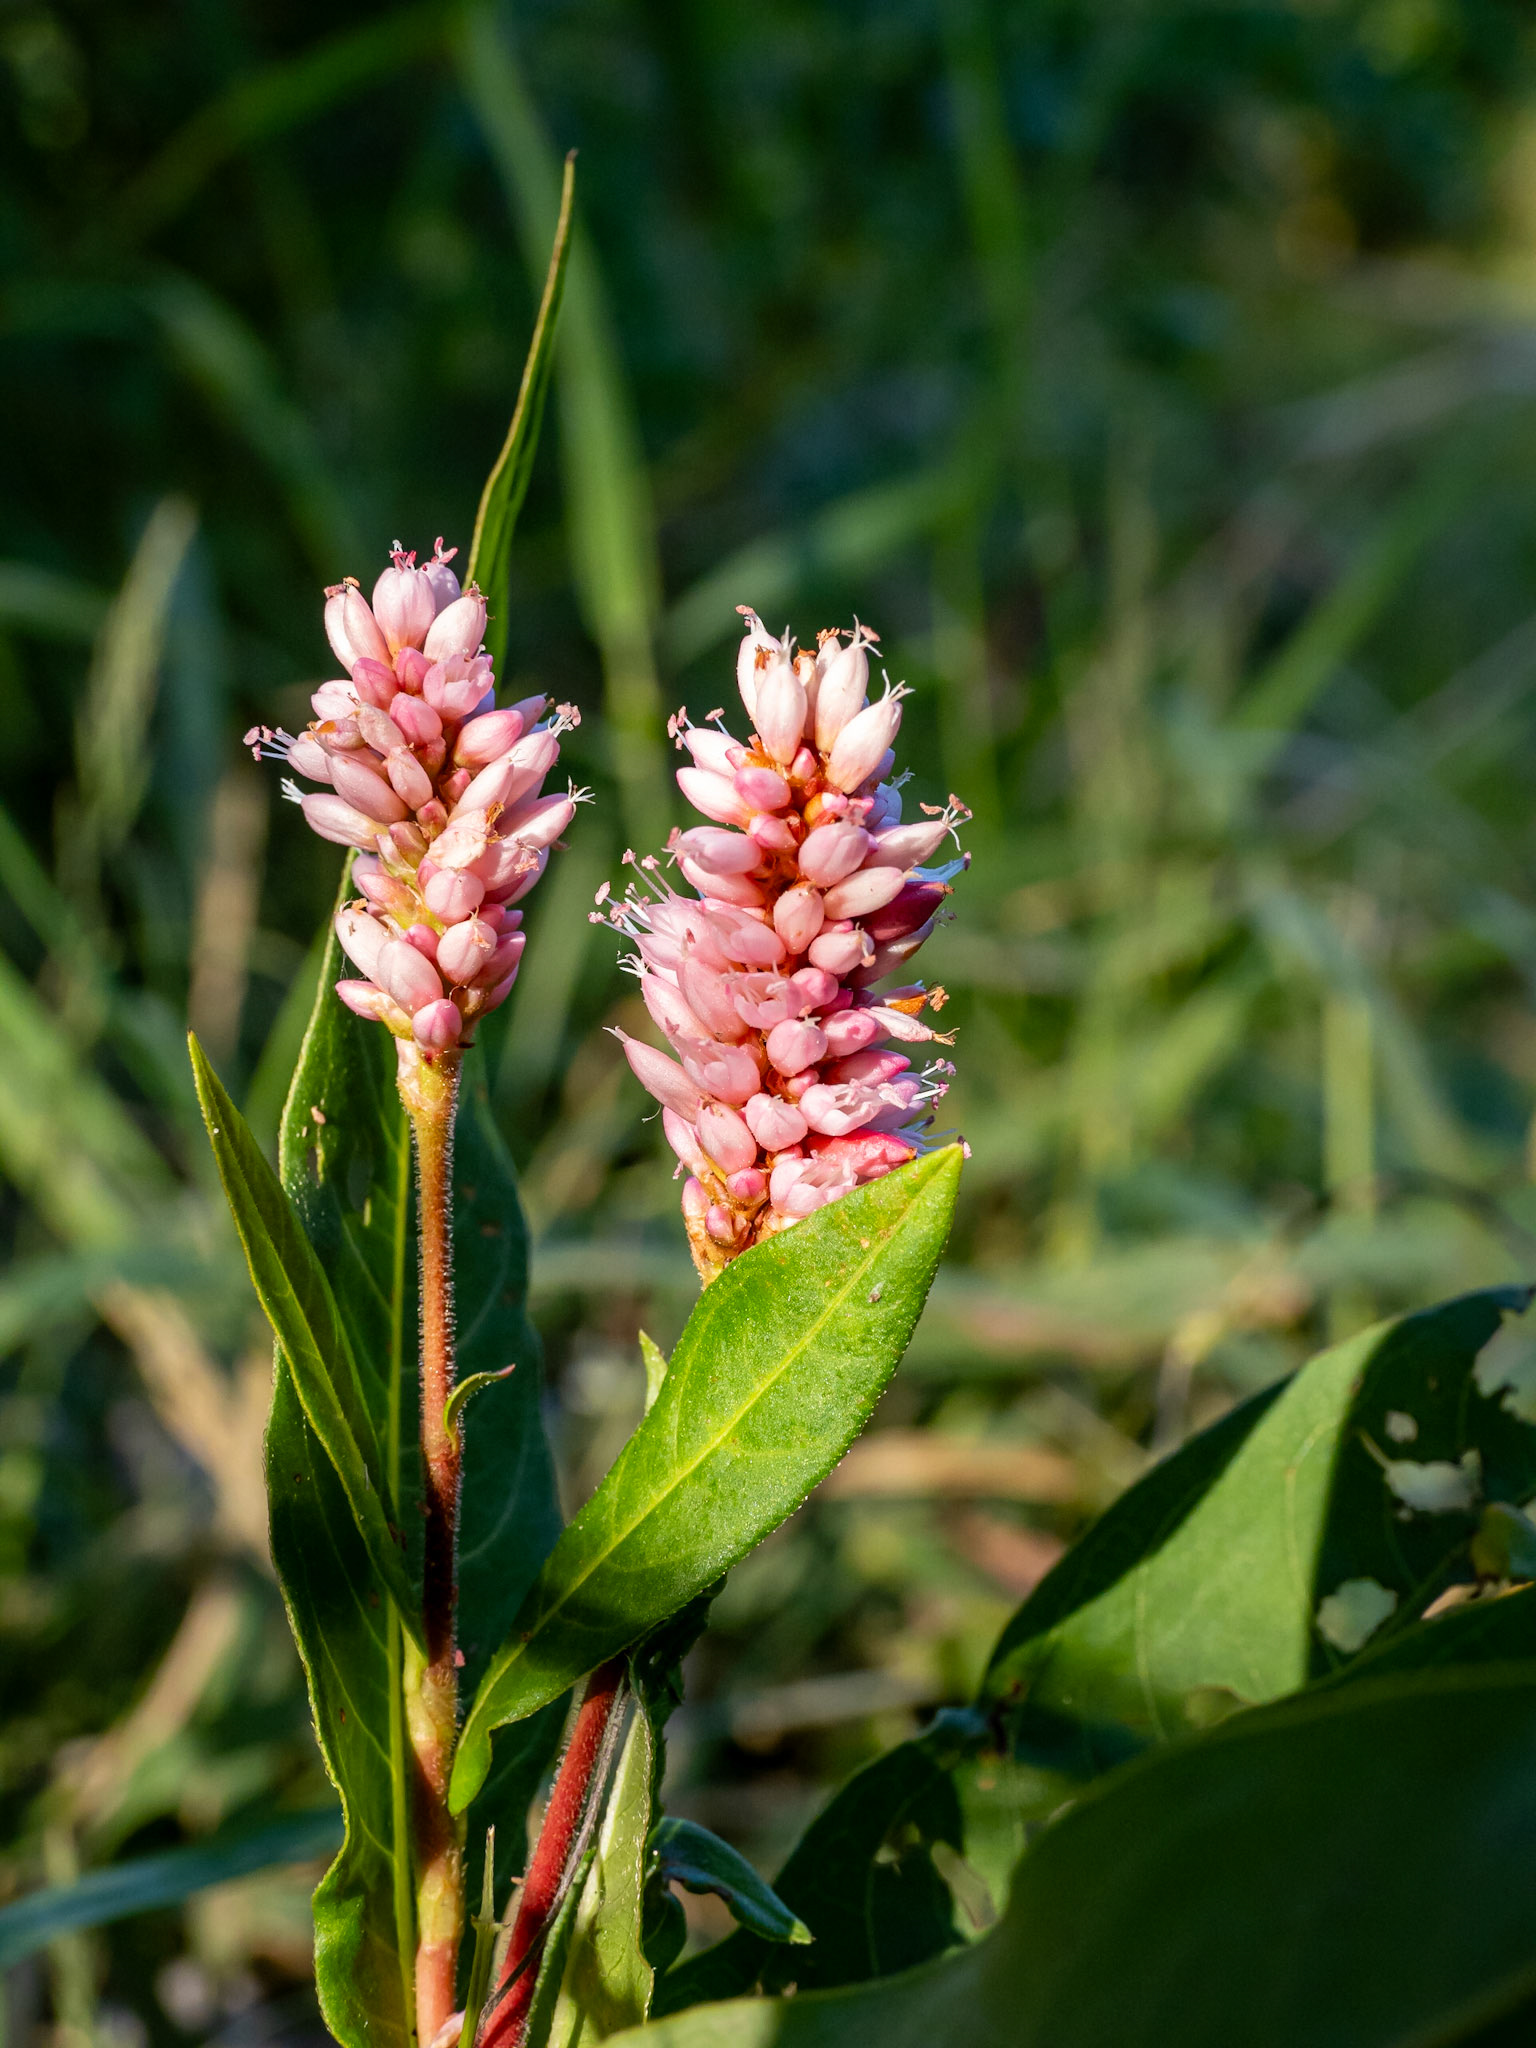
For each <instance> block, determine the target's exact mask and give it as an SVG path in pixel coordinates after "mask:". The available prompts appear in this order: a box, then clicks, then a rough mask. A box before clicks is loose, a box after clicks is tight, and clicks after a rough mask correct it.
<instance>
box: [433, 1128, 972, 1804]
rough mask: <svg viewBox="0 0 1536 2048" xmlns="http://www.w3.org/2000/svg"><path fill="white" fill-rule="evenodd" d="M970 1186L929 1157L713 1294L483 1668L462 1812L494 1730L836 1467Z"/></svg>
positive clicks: (743, 1548) (463, 1743)
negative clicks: (960, 1194)
mask: <svg viewBox="0 0 1536 2048" xmlns="http://www.w3.org/2000/svg"><path fill="white" fill-rule="evenodd" d="M959 1173H960V1151H959V1148H958V1147H957V1146H949V1147H947V1148H946V1149H945V1150H943V1151H941V1152H935V1153H933V1154H931V1155H930V1156H929V1157H928V1158H926V1159H920V1160H916V1161H914V1162H913V1164H912V1165H910V1166H906V1167H903V1168H901V1169H900V1171H899V1172H896V1173H893V1174H891V1175H889V1176H888V1177H887V1178H886V1179H884V1180H880V1181H876V1182H875V1183H874V1184H873V1185H872V1186H869V1187H865V1188H858V1189H856V1190H855V1191H854V1192H853V1193H852V1194H849V1195H845V1196H844V1197H843V1199H842V1200H841V1201H838V1202H833V1203H830V1204H829V1205H828V1206H827V1207H826V1208H825V1209H822V1210H820V1211H818V1213H817V1214H816V1215H814V1216H812V1217H809V1218H807V1220H806V1221H805V1222H804V1223H800V1224H797V1225H796V1226H795V1228H794V1229H793V1230H788V1231H785V1232H783V1233H782V1234H781V1235H779V1236H777V1237H774V1238H770V1239H769V1240H768V1241H767V1242H766V1243H765V1244H761V1245H758V1246H756V1247H755V1248H754V1249H753V1250H752V1251H750V1252H747V1253H745V1254H744V1255H743V1256H742V1257H741V1258H739V1259H736V1260H734V1261H733V1262H732V1263H731V1264H730V1265H729V1266H727V1268H726V1269H725V1271H724V1272H723V1273H722V1274H721V1275H720V1277H719V1278H718V1279H717V1280H715V1281H714V1282H713V1283H712V1284H711V1285H710V1286H709V1287H708V1288H707V1289H706V1290H705V1292H704V1295H703V1297H702V1298H701V1300H700V1301H699V1303H698V1305H697V1307H696V1308H695V1309H694V1312H693V1314H692V1316H690V1318H689V1320H688V1325H687V1328H686V1329H685V1330H684V1331H683V1334H682V1336H681V1337H680V1338H679V1340H678V1343H677V1348H676V1350H675V1351H674V1352H673V1355H672V1363H671V1365H670V1367H669V1369H668V1372H667V1376H666V1379H665V1381H664V1382H663V1384H662V1389H661V1392H660V1394H659V1395H658V1396H657V1399H656V1403H655V1406H654V1407H653V1408H652V1409H651V1411H650V1413H649V1414H648V1415H647V1416H645V1418H644V1419H643V1420H642V1422H641V1423H640V1426H639V1428H638V1429H637V1430H636V1431H635V1434H634V1435H633V1436H632V1437H631V1438H630V1440H629V1442H628V1443H627V1444H626V1445H625V1447H624V1449H623V1451H621V1452H620V1454H619V1457H618V1458H617V1460H616V1461H615V1463H614V1465H613V1467H612V1469H611V1470H610V1471H609V1473H608V1474H607V1476H606V1478H605V1479H604V1480H603V1482H602V1484H601V1485H600V1486H599V1487H598V1489H597V1491H596V1492H595V1493H594V1494H593V1496H592V1498H591V1500H589V1501H588V1503H587V1505H586V1506H585V1507H584V1508H583V1509H582V1511H581V1513H580V1514H579V1515H578V1516H577V1517H576V1519H575V1521H574V1522H572V1523H571V1525H570V1527H569V1528H568V1529H567V1530H566V1531H565V1533H564V1534H563V1535H562V1536H561V1538H560V1540H559V1542H558V1543H557V1544H556V1545H555V1548H554V1550H553V1551H552V1552H551V1554H550V1556H549V1559H548V1560H547V1562H546V1564H545V1566H544V1568H543V1570H542V1571H541V1573H540V1574H539V1578H538V1580H537V1582H536V1583H535V1585H534V1587H533V1589H532V1591H531V1592H530V1594H529V1596H528V1598H527V1600H526V1601H525V1602H524V1603H523V1606H522V1608H521V1610H520V1611H519V1613H518V1616H517V1618H516V1621H515V1623H514V1626H513V1628H512V1631H511V1634H510V1637H509V1639H508V1641H507V1642H506V1644H505V1646H504V1647H503V1648H502V1649H501V1650H500V1651H499V1652H498V1653H497V1655H496V1657H495V1659H494V1660H493V1662H492V1664H491V1667H490V1669H489V1671H488V1672H487V1673H486V1676H485V1679H484V1682H483V1683H482V1685H481V1687H480V1691H479V1693H478V1695H477V1696H476V1699H475V1703H474V1706H473V1707H472V1708H471V1710H470V1714H469V1718H468V1720H467V1721H466V1723H465V1727H464V1733H463V1736H462V1738H461V1740H460V1744H459V1751H458V1756H457V1757H456V1759H455V1762H454V1773H453V1785H452V1794H451V1796H452V1799H453V1803H454V1806H455V1808H462V1807H464V1806H466V1805H467V1804H468V1802H469V1800H470V1799H471V1798H472V1797H473V1794H474V1791H475V1789H476V1787H477V1786H478V1785H479V1783H480V1781H481V1779H482V1777H483V1776H484V1773H485V1770H486V1767H487V1763H488V1761H489V1737H490V1733H491V1730H492V1729H493V1728H497V1727H500V1726H502V1725H503V1724H504V1723H506V1722H508V1721H515V1720H519V1719H521V1718H522V1716H524V1715H525V1714H530V1713H532V1712H534V1711H535V1710H536V1709H537V1708H538V1707H540V1706H542V1705H544V1703H545V1702H546V1701H548V1700H551V1699H554V1698H556V1697H558V1695H559V1694H560V1693H562V1692H563V1691H564V1690H565V1689H566V1687H567V1686H569V1685H571V1684H572V1683H573V1682H574V1681H575V1680H576V1679H577V1678H579V1677H581V1676H582V1674H583V1673H584V1672H587V1671H591V1670H593V1669H595V1668H596V1666H597V1665H598V1664H600V1663H601V1662H602V1661H603V1660H604V1659H605V1658H607V1657H611V1656H614V1655H616V1654H617V1653H618V1652H619V1651H621V1650H623V1649H625V1648H627V1647H628V1645H630V1644H631V1643H633V1642H635V1641H637V1640H638V1639H639V1638H640V1637H641V1636H643V1635H645V1634H647V1633H648V1632H649V1631H650V1630H651V1629H653V1628H655V1627H656V1626H657V1625H658V1624H659V1623H661V1622H662V1621H664V1620H665V1619H666V1618H667V1616H668V1615H671V1614H674V1613H676V1612H677V1610H678V1609H679V1608H680V1607H682V1606H684V1605H685V1604H686V1603H687V1602H688V1601H689V1600H691V1599H693V1598H694V1597H695V1596H696V1595H697V1594H698V1593H700V1592H701V1591H702V1590H703V1589H704V1588H705V1587H706V1586H708V1585H710V1584H711V1583H712V1582H713V1581H714V1580H715V1579H718V1578H719V1577H720V1576H721V1574H722V1573H723V1572H725V1571H727V1570H728V1569H729V1568H730V1566H731V1565H733V1564H734V1563H735V1562H736V1561H737V1559H738V1558H741V1557H744V1556H745V1555H746V1553H747V1552H748V1551H749V1550H751V1549H752V1548H753V1547H754V1545H756V1544H757V1543H759V1542H761V1541H762V1539H763V1537H764V1536H766V1535H767V1534H768V1533H769V1532H770V1531H771V1530H773V1529H775V1528H777V1527H778V1525H779V1523H780V1522H782V1521H783V1520H784V1519H785V1517H786V1516H788V1515H789V1514H791V1513H793V1511H794V1510H795V1508H797V1507H798V1506H799V1504H800V1503H801V1501H803V1500H804V1498H805V1496H806V1495H807V1494H808V1493H809V1492H810V1490H811V1488H812V1487H813V1486H814V1485H815V1484H816V1483H817V1481H818V1480H819V1479H821V1478H822V1477H823V1476H824V1475H825V1474H826V1473H827V1472H829V1471H830V1470H831V1469H832V1467H833V1465H835V1464H836V1463H837V1461H838V1459H839V1458H840V1457H841V1456H842V1455H843V1453H844V1451H846V1450H847V1448H848V1446H849V1444H850V1443H851V1442H852V1441H853V1439H854V1437H855V1436H856V1435H857V1434H858V1432H859V1429H860V1428H861V1427H862V1425H863V1424H864V1422H865V1421H866V1420H867V1419H868V1416H869V1413H870V1410H871V1409H872V1408H873V1406H874V1404H875V1401H876V1399H877V1398H878V1396H879V1394H880V1391H881V1389H882V1388H883V1387H884V1386H885V1383H886V1381H887V1380H888V1379H889V1378H890V1376H891V1373H892V1372H893V1371H894V1370H895V1368H896V1365H897V1363H898V1362H899V1360H900V1358H901V1354H902V1352H903V1351H904V1350H905V1348H906V1345H907V1340H908V1339H909V1337H910V1336H911V1334H912V1328H913V1325H914V1324H915V1323H916V1321H917V1318H918V1315H919V1313H920V1311H921V1309H922V1305H923V1301H924V1298H925V1297H926V1295H927V1292H928V1288H929V1286H930V1284H931V1283H932V1280H933V1274H934V1269H935V1267H936V1266H937V1264H938V1260H939V1254H940V1252H941V1251H942V1249H943V1246H944V1239H945V1237H946V1235H947V1233H948V1230H949V1221H950V1216H951V1214H952V1212H953V1207H954V1198H955V1189H956V1186H957V1183H958V1180H959ZM514 1378H515V1375H514Z"/></svg>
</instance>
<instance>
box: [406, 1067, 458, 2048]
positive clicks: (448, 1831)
mask: <svg viewBox="0 0 1536 2048" xmlns="http://www.w3.org/2000/svg"><path fill="white" fill-rule="evenodd" d="M399 1079H400V1096H401V1100H402V1101H403V1102H404V1104H405V1107H406V1110H407V1112H408V1114H409V1116H410V1119H411V1130H412V1133H413V1135H414V1138H415V1143H416V1176H417V1181H416V1185H417V1197H418V1201H417V1215H418V1223H419V1230H420V1239H421V1462H422V1479H423V1495H424V1498H423V1502H422V1508H423V1516H424V1522H425V1536H424V1542H423V1549H422V1620H423V1624H424V1630H425V1635H426V1655H425V1656H424V1657H423V1656H422V1655H421V1654H420V1653H419V1652H416V1651H415V1650H414V1648H413V1647H412V1646H410V1645H407V1654H406V1665H405V1713H406V1725H407V1727H408V1728H409V1730H410V1738H411V1748H412V1751H413V1752H414V1755H415V1760H416V1772H415V1785H414V1802H413V1805H414V1816H413V1817H414V1833H415V1843H414V1847H415V1865H416V1942H417V1947H416V2036H417V2040H418V2041H419V2043H420V2044H421V2048H428V2044H429V2043H430V2042H431V2041H432V2040H433V2038H434V2037H435V2035H436V2034H437V2033H438V2031H439V2029H440V2028H441V2027H442V2025H443V2023H444V2022H445V2021H446V2020H447V2019H449V2018H450V2017H451V2016H452V2014H453V2012H454V2010H455V1999H454V1975H455V1971H456V1969H457V1965H458V1957H459V1942H460V1940H461V1939H462V1936H463V1932H464V1846H463V1841H462V1836H461V1829H460V1827H459V1824H458V1823H457V1821H456V1820H455V1819H454V1817H453V1815H452V1814H451V1813H450V1812H449V1810H448V1776H449V1771H450V1769H451V1767H452V1763H453V1746H454V1742H455V1740H456V1738H457V1735H458V1712H459V1700H458V1668H457V1657H456V1654H455V1643H454V1603H455V1598H456V1592H457V1585H456V1557H455V1547H456V1542H457V1534H458V1519H459V1439H458V1432H457V1431H456V1430H454V1431H450V1430H449V1429H447V1428H446V1427H445V1426H444V1420H443V1411H444V1409H445V1408H446V1407H447V1405H448V1396H449V1395H450V1394H451V1393H452V1391H453V1378H454V1369H453V1118H454V1110H455V1108H456V1106H457V1101H458V1090H459V1054H458V1053H457V1052H456V1051H455V1052H443V1053H436V1054H433V1055H430V1056H429V1055H426V1054H423V1053H421V1052H419V1051H418V1050H417V1049H416V1048H415V1047H414V1046H405V1045H403V1044H402V1046H401V1048H400V1076H399Z"/></svg>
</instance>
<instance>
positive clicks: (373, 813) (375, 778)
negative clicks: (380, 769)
mask: <svg viewBox="0 0 1536 2048" xmlns="http://www.w3.org/2000/svg"><path fill="white" fill-rule="evenodd" d="M331 780H332V782H334V783H335V785H336V793H337V795H338V796H342V797H345V798H346V800H347V802H348V803H349V804H350V805H351V806H352V807H353V809H354V810H358V811H361V812H363V814H364V815H365V816H366V817H369V818H374V819H376V820H377V824H376V825H375V827H374V830H375V831H377V830H378V826H379V825H394V824H397V823H398V822H399V821H400V819H402V818H403V817H404V816H405V812H406V806H405V805H404V804H403V803H402V802H401V801H400V799H399V797H397V796H396V795H395V792H394V791H393V790H392V789H391V788H390V786H389V784H388V783H387V782H386V781H385V780H384V778H383V776H382V775H377V774H375V773H374V771H373V769H371V768H365V767H364V766H363V764H362V763H361V762H360V761H355V760H353V758H352V757H351V756H350V755H349V754H333V755H332V756H331Z"/></svg>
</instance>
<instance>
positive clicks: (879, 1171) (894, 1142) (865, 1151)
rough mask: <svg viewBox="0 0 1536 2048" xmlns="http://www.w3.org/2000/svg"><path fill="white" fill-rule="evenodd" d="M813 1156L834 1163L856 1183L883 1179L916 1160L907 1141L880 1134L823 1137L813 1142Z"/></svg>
mask: <svg viewBox="0 0 1536 2048" xmlns="http://www.w3.org/2000/svg"><path fill="white" fill-rule="evenodd" d="M816 1157H817V1159H818V1160H825V1161H827V1162H829V1163H835V1164H836V1165H837V1166H838V1167H841V1168H842V1169H844V1170H845V1171H847V1172H850V1173H852V1174H854V1175H856V1176H857V1178H858V1179H859V1180H883V1179H884V1178H885V1176H886V1174H888V1173H893V1172H894V1171H895V1169H896V1168H897V1167H898V1166H906V1165H909V1164H910V1162H911V1161H912V1160H914V1159H915V1158H916V1157H917V1147H916V1146H915V1145H914V1144H913V1143H912V1141H911V1140H910V1139H909V1138H897V1137H892V1136H891V1135H890V1134H889V1133H887V1132H882V1131H857V1132H855V1133H854V1134H853V1135H852V1136H851V1137H847V1138H823V1139H820V1140H819V1141H818V1142H817V1146H816Z"/></svg>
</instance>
